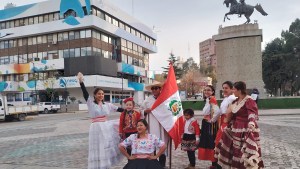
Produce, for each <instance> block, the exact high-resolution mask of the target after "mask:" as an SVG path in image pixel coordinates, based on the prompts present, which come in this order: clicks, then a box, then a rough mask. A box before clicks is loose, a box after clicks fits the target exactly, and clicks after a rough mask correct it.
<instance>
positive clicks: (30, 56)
mask: <svg viewBox="0 0 300 169" xmlns="http://www.w3.org/2000/svg"><path fill="white" fill-rule="evenodd" d="M31 61H33V55H32V53H29V54H28V62H31Z"/></svg>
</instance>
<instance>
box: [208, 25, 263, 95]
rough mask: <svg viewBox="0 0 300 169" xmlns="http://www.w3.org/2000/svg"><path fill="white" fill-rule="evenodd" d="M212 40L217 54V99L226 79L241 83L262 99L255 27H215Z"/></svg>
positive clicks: (259, 33)
mask: <svg viewBox="0 0 300 169" xmlns="http://www.w3.org/2000/svg"><path fill="white" fill-rule="evenodd" d="M213 38H214V40H215V41H216V55H217V80H218V83H217V88H216V96H217V98H220V97H221V91H222V83H223V82H225V81H228V80H229V81H232V82H236V81H244V82H245V83H246V85H247V89H248V91H249V92H251V91H252V89H253V88H257V89H258V90H259V93H260V95H259V97H260V98H264V97H265V94H264V93H265V92H264V82H263V80H262V52H261V42H262V30H261V29H259V27H258V24H243V25H235V26H229V27H224V28H219V34H218V35H215V36H214V37H213ZM249 94H251V93H249Z"/></svg>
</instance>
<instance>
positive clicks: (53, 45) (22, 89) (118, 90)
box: [0, 0, 157, 104]
mask: <svg viewBox="0 0 300 169" xmlns="http://www.w3.org/2000/svg"><path fill="white" fill-rule="evenodd" d="M156 38H157V37H156V34H155V33H154V32H153V31H152V30H151V28H149V27H147V26H145V25H144V24H143V23H141V22H140V21H138V20H136V19H135V18H133V17H131V16H129V15H128V14H127V13H125V12H123V11H122V10H120V9H119V8H117V7H116V6H114V5H112V4H111V3H109V1H108V0H72V1H71V0H48V1H45V2H41V3H35V4H29V5H25V6H19V7H13V8H9V9H4V10H0V92H1V93H4V94H6V95H7V98H8V101H9V102H12V103H14V104H24V102H26V101H27V102H29V101H32V99H34V100H35V101H37V100H39V101H43V100H44V98H43V97H45V96H43V95H42V93H44V94H47V92H46V89H52V91H53V90H54V91H56V92H57V93H58V94H57V96H56V97H55V99H54V100H57V99H59V100H63V101H66V100H67V98H68V97H75V98H77V99H76V100H77V101H78V102H84V100H83V97H82V93H81V90H80V88H79V84H78V82H77V77H76V75H77V73H78V72H82V73H83V74H84V75H85V84H86V86H87V89H88V91H89V92H90V94H92V91H93V90H94V88H95V87H101V88H102V89H103V90H104V91H105V101H109V102H113V103H118V102H119V101H120V99H121V98H125V97H129V96H134V97H135V100H137V102H138V103H140V102H142V100H143V99H144V95H145V94H144V86H145V84H147V83H151V81H152V78H151V77H152V76H151V73H149V57H150V55H151V54H152V53H156V52H157V47H156ZM36 93H39V94H36ZM37 95H38V96H37ZM67 96H68V97H67Z"/></svg>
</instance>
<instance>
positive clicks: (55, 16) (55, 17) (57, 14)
mask: <svg viewBox="0 0 300 169" xmlns="http://www.w3.org/2000/svg"><path fill="white" fill-rule="evenodd" d="M53 20H54V21H56V20H59V13H58V12H56V13H54V18H53Z"/></svg>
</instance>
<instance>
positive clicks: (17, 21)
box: [15, 19, 20, 27]
mask: <svg viewBox="0 0 300 169" xmlns="http://www.w3.org/2000/svg"><path fill="white" fill-rule="evenodd" d="M15 26H16V27H18V26H20V20H19V19H17V20H15Z"/></svg>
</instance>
